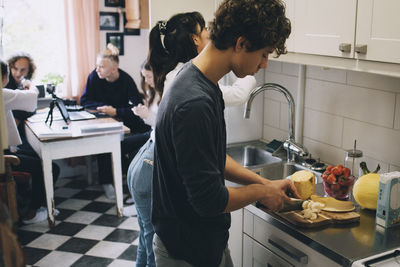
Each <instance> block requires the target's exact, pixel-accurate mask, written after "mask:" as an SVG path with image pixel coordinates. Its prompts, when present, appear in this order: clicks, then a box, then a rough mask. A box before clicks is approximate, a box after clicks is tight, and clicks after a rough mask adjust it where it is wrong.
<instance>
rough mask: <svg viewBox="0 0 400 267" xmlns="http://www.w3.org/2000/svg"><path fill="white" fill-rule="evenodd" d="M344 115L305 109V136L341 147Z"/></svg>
mask: <svg viewBox="0 0 400 267" xmlns="http://www.w3.org/2000/svg"><path fill="white" fill-rule="evenodd" d="M342 133H343V117H339V116H335V115H331V114H327V113H323V112H319V111H315V110H312V109H308V108H306V109H305V110H304V136H305V137H308V138H311V139H314V140H317V141H320V142H322V143H325V144H330V145H333V146H337V147H341V145H342Z"/></svg>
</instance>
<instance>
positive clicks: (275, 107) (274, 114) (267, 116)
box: [264, 98, 281, 128]
mask: <svg viewBox="0 0 400 267" xmlns="http://www.w3.org/2000/svg"><path fill="white" fill-rule="evenodd" d="M280 107H281V102H279V101H275V100H271V99H268V98H264V124H268V125H269V126H272V127H275V128H279V118H280V115H279V114H280Z"/></svg>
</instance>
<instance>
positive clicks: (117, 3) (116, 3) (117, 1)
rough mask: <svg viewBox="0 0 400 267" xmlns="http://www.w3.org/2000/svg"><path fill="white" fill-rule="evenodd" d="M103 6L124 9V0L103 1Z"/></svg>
mask: <svg viewBox="0 0 400 267" xmlns="http://www.w3.org/2000/svg"><path fill="white" fill-rule="evenodd" d="M104 6H111V7H118V6H120V7H125V0H105V1H104Z"/></svg>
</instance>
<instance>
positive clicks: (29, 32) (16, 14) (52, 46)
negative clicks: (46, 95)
mask: <svg viewBox="0 0 400 267" xmlns="http://www.w3.org/2000/svg"><path fill="white" fill-rule="evenodd" d="M0 3H1V8H2V11H1V15H0V16H1V17H2V18H3V20H2V21H3V27H2V29H1V32H0V35H1V36H0V42H1V43H0V45H1V44H2V47H1V46H0V49H1V48H2V51H0V53H1V52H2V58H3V60H7V59H8V58H9V56H10V55H12V54H13V53H15V52H18V51H23V52H28V53H29V54H31V55H32V57H33V59H34V61H35V64H36V66H37V69H36V72H35V76H34V77H33V80H34V82H35V83H36V84H41V83H42V82H41V79H42V78H43V77H44V76H45V75H46V74H48V73H56V74H60V75H61V76H65V74H66V69H67V58H66V41H65V40H66V39H65V19H64V2H63V0H0ZM0 26H1V22H0Z"/></svg>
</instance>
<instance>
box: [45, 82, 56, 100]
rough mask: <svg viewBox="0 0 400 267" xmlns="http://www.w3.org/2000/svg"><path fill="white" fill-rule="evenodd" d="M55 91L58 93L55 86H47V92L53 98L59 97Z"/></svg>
mask: <svg viewBox="0 0 400 267" xmlns="http://www.w3.org/2000/svg"><path fill="white" fill-rule="evenodd" d="M55 91H56V86H55V85H54V84H51V83H49V84H47V85H46V92H47V93H49V94H51V96H52V97H53V98H54V97H57V96H56V94H55Z"/></svg>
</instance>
